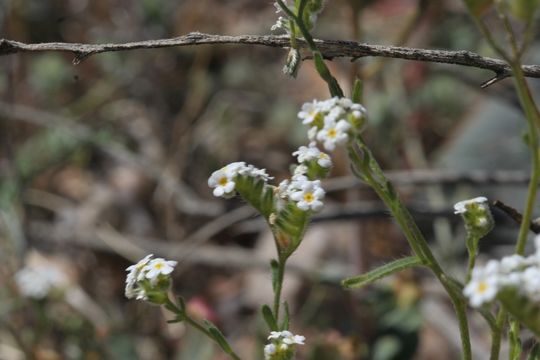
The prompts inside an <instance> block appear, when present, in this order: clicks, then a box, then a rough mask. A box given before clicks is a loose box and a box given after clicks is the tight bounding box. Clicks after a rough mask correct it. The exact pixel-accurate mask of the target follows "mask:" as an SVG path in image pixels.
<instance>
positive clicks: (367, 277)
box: [341, 256, 422, 289]
mask: <svg viewBox="0 0 540 360" xmlns="http://www.w3.org/2000/svg"><path fill="white" fill-rule="evenodd" d="M420 265H422V261H421V260H420V259H419V258H417V257H416V256H410V257H406V258H402V259H399V260H396V261H392V262H391V263H388V264H385V265H383V266H381V267H378V268H376V269H374V270H371V271H370V272H368V273H365V274H362V275H358V276H353V277H350V278H348V279H345V280H343V281H342V282H341V285H342V286H343V287H346V288H349V289H357V288H361V287H363V286H366V285H369V284H371V283H373V282H375V281H377V280H380V279H382V278H384V277H386V276H388V275H392V274H393V273H395V272H398V271H401V270H404V269H407V268H410V267H413V266H420Z"/></svg>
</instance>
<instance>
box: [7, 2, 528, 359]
mask: <svg viewBox="0 0 540 360" xmlns="http://www.w3.org/2000/svg"><path fill="white" fill-rule="evenodd" d="M486 16H493V14H487V15H486ZM276 18H277V15H276V14H275V8H274V7H273V6H272V1H270V0H266V1H259V0H258V1H254V0H230V1H218V0H183V1H173V0H140V1H134V0H114V1H105V0H93V1H90V0H65V1H57V0H51V1H42V0H3V1H2V2H0V29H1V32H0V37H3V38H7V39H12V40H17V41H22V42H28V43H38V42H77V43H103V42H106V43H109V42H120V43H121V42H129V41H139V40H148V39H157V38H166V37H174V36H179V35H183V34H187V33H189V32H191V31H200V32H205V33H211V34H224V35H241V34H261V35H263V34H265V35H266V34H270V27H271V26H272V25H273V23H274V22H275V20H276ZM517 26H519V24H517ZM314 33H315V37H317V38H323V39H343V40H356V41H362V42H368V43H373V44H388V45H406V46H412V47H421V48H442V49H449V50H452V49H455V50H471V51H475V52H478V53H480V54H482V55H485V56H494V54H493V53H492V52H491V51H490V49H489V48H488V47H487V45H486V44H485V43H484V42H483V41H482V39H481V38H480V36H479V34H478V32H477V31H476V29H475V28H474V26H473V24H472V22H471V20H470V19H469V17H468V15H467V13H466V12H465V11H464V9H463V7H462V6H461V3H460V1H457V0H445V1H437V2H432V1H425V0H334V1H329V2H328V3H327V6H326V9H325V10H324V11H323V13H322V15H321V16H320V18H319V20H318V23H317V27H316V29H315V31H314ZM535 53H537V52H536V51H535V43H533V46H532V50H531V52H530V54H529V57H527V58H526V59H527V62H528V63H530V62H533V61H534V59H535ZM285 56H286V51H285V50H283V49H279V48H267V47H262V46H245V45H244V46H242V45H203V46H193V47H182V48H167V49H152V50H136V51H129V52H114V53H105V54H99V55H94V56H92V57H90V58H88V59H85V60H84V61H82V62H80V63H77V61H74V59H73V56H72V55H71V54H67V53H54V52H49V53H22V54H16V55H9V56H2V57H0V69H1V71H0V284H1V286H0V359H3V360H11V359H14V360H16V359H47V360H48V359H142V360H144V359H148V360H150V359H201V360H205V359H208V360H210V359H225V357H224V356H223V355H222V354H221V353H220V351H219V349H217V348H216V347H215V346H213V345H212V344H210V342H209V341H208V340H207V339H206V338H204V337H202V336H201V335H199V334H198V333H196V332H194V331H193V330H192V329H190V328H186V327H184V326H183V325H182V324H173V325H170V324H167V322H166V321H167V319H170V317H171V316H170V314H167V313H166V312H162V311H161V309H160V308H158V307H153V306H150V305H148V304H146V303H143V302H137V301H128V300H127V299H126V298H125V297H124V281H125V274H126V273H125V268H126V267H127V266H129V265H130V264H132V263H133V262H136V261H137V260H138V259H140V258H142V257H143V256H144V255H146V254H148V253H153V254H155V255H156V256H163V257H166V258H168V259H171V260H177V261H178V262H179V265H178V266H177V269H176V270H175V272H174V291H175V293H177V294H179V295H182V296H183V297H184V298H185V299H186V301H187V303H188V307H189V309H190V311H191V313H192V314H193V315H194V316H195V317H199V318H201V319H202V318H207V319H210V320H212V321H214V322H215V323H217V324H218V325H219V326H220V327H221V329H222V330H223V332H224V333H225V334H226V336H227V337H228V338H229V339H230V340H231V342H232V344H233V345H234V347H235V349H237V352H238V353H239V354H241V356H242V357H243V358H244V359H261V358H262V348H263V345H264V343H265V340H266V336H267V329H266V327H265V325H264V324H263V322H262V321H261V318H260V316H259V309H260V306H261V305H262V304H265V303H270V302H271V301H272V291H271V287H270V275H269V266H268V264H269V260H270V259H271V258H272V257H274V256H275V249H274V244H273V240H272V238H271V235H270V234H269V232H268V231H267V229H266V228H265V224H264V222H263V221H262V220H261V219H260V218H258V217H257V216H256V214H255V213H254V212H253V211H252V210H251V209H250V208H249V207H247V206H246V205H245V204H244V203H242V202H241V201H240V200H237V199H235V200H230V201H222V200H221V199H216V198H213V197H212V194H211V191H210V189H209V188H208V187H207V184H206V182H207V179H208V176H209V174H211V172H212V171H214V170H216V169H217V168H219V167H221V166H223V165H225V164H227V163H229V162H233V161H246V162H249V163H252V164H254V165H256V166H258V167H261V168H266V169H267V170H268V172H269V173H270V174H271V175H273V176H275V177H276V184H277V182H278V181H280V180H281V179H283V178H284V177H286V176H288V174H289V164H290V163H292V162H293V158H292V156H291V153H292V152H293V151H294V150H295V149H296V148H297V147H298V146H300V145H303V144H305V143H306V141H307V137H306V128H305V127H303V126H302V124H301V122H300V121H299V120H298V119H297V117H296V114H297V112H298V111H299V109H300V107H301V105H302V103H303V102H307V101H311V100H312V99H315V98H316V99H325V98H327V97H328V96H329V95H328V92H327V88H326V86H325V84H324V83H323V82H322V81H321V80H320V79H319V77H318V75H317V73H316V72H315V71H314V69H313V63H312V62H311V61H309V60H307V61H305V62H304V63H303V65H302V67H301V69H300V71H299V74H298V78H297V79H291V78H287V77H286V76H285V75H283V73H282V67H283V63H284V59H285ZM329 66H330V67H331V69H332V71H333V72H334V73H335V75H336V77H337V78H338V80H339V81H340V83H341V84H342V87H343V88H344V89H345V91H346V93H348V94H349V95H350V88H351V84H352V83H353V81H354V79H355V78H356V77H359V78H361V79H362V80H363V81H364V84H365V88H364V105H365V106H366V108H367V109H368V113H369V124H368V126H367V129H366V132H365V138H366V141H367V142H368V143H369V144H370V145H371V146H372V148H373V151H374V153H375V154H376V156H377V157H378V159H379V160H380V162H381V164H382V165H383V167H384V169H386V170H388V172H389V176H390V178H391V179H392V180H393V181H395V184H396V186H397V188H398V190H399V192H400V194H401V196H402V198H403V199H404V201H405V203H406V205H407V207H408V208H409V209H410V210H411V212H412V213H413V215H414V216H415V217H416V218H417V219H418V221H419V223H420V225H421V228H422V230H423V232H424V233H425V234H426V236H427V237H428V238H429V241H430V242H431V243H432V244H433V247H434V249H435V250H434V251H435V253H436V254H437V257H438V258H439V259H440V260H441V262H442V263H443V264H444V266H445V267H446V268H447V269H449V271H450V273H452V274H453V275H455V276H456V277H458V278H460V279H462V278H463V271H464V270H463V269H464V263H465V257H466V256H465V246H464V229H463V228H462V225H461V223H460V219H459V217H458V216H456V215H454V214H453V209H452V206H453V204H454V203H455V202H456V201H458V200H463V199H466V198H470V197H476V196H481V195H483V196H487V197H489V198H490V200H496V199H498V200H502V201H504V202H506V203H507V204H508V205H510V206H513V207H515V208H517V209H518V210H519V209H521V207H522V206H523V204H524V199H525V189H526V186H525V185H526V182H527V178H528V175H527V170H528V168H529V165H528V161H529V157H528V155H527V148H526V146H525V145H524V143H523V141H522V134H523V133H524V125H525V122H524V121H523V119H522V116H521V113H520V111H519V106H518V103H517V100H516V98H515V95H514V94H513V88H512V82H511V80H509V79H507V80H504V81H502V82H499V83H497V84H495V85H493V86H491V87H489V88H487V89H480V87H479V84H481V83H482V82H484V81H486V80H488V79H490V77H492V74H491V73H489V72H486V71H483V70H479V69H469V68H463V67H457V66H450V65H443V64H427V63H419V62H409V61H403V60H390V59H381V58H363V59H357V60H356V61H354V62H351V61H350V60H349V59H336V60H334V61H332V62H331V63H329ZM531 84H533V86H534V81H531ZM333 156H334V162H335V167H334V169H333V172H332V176H331V179H329V180H328V181H327V182H326V183H325V184H324V187H325V189H327V201H326V207H325V210H324V211H323V212H322V213H320V214H319V215H318V216H317V217H316V218H315V219H314V223H313V225H312V226H311V227H310V230H309V231H308V233H307V234H306V237H305V239H304V242H303V243H302V245H301V247H300V248H299V250H298V251H297V253H296V254H295V255H294V256H293V258H292V259H291V261H290V266H289V272H288V274H287V277H286V282H285V289H284V296H285V298H286V299H287V300H288V302H289V304H290V307H291V319H292V330H293V331H294V332H295V333H300V334H302V335H305V336H306V337H307V341H306V343H307V345H306V346H303V347H302V348H301V349H299V354H298V359H321V360H324V359H329V360H330V359H332V360H336V359H377V360H387V359H388V360H389V359H413V358H414V359H456V358H459V357H460V354H459V347H460V343H459V334H458V330H457V324H456V321H455V319H454V316H453V312H452V309H451V306H450V305H449V303H448V299H447V297H446V296H445V294H444V292H443V290H442V288H440V287H439V285H438V284H437V283H436V282H435V280H434V279H433V278H432V277H431V276H430V275H429V274H428V273H425V272H423V271H421V270H419V271H410V272H403V273H401V274H399V275H398V276H396V277H394V278H390V279H386V280H384V281H382V282H381V283H380V284H378V285H377V286H373V287H370V288H368V289H364V290H361V291H344V290H342V288H341V286H340V280H341V279H343V278H345V277H347V276H352V275H356V274H359V273H361V272H365V271H367V270H369V269H371V268H373V267H375V266H377V265H380V264H382V263H384V262H386V261H389V260H393V259H397V258H398V257H400V256H404V255H407V254H409V248H408V246H407V243H406V241H405V239H404V238H403V236H402V234H401V232H400V231H399V229H398V228H397V227H396V226H395V224H394V223H393V221H392V219H391V218H390V216H389V214H388V212H387V211H386V210H385V209H384V207H383V206H382V204H381V203H380V202H379V201H378V200H377V198H376V196H375V194H374V193H373V192H372V191H370V190H369V189H368V188H366V187H365V186H363V185H362V184H361V183H359V182H358V181H357V180H355V179H354V178H352V177H351V176H350V172H349V165H348V163H347V159H346V154H345V153H344V152H343V151H339V150H338V151H336V152H335V153H334V154H333ZM494 215H495V219H496V222H497V229H496V231H495V232H493V233H492V234H490V235H489V236H488V237H487V238H485V239H483V240H482V242H481V249H482V258H481V259H480V260H479V261H483V260H485V259H487V258H488V257H499V256H501V255H502V254H508V253H511V252H512V249H513V243H514V241H515V238H516V235H517V225H515V224H514V223H513V222H512V221H511V220H510V219H508V217H507V216H505V215H504V214H503V213H501V212H497V211H496V209H494ZM43 279H45V280H43ZM470 322H471V324H470V325H471V329H472V333H473V347H474V352H475V353H474V355H475V356H474V358H475V359H484V358H487V354H488V349H489V345H490V344H489V336H488V335H489V332H488V331H487V325H486V324H485V322H483V320H482V319H481V318H479V317H478V316H477V315H475V314H472V315H471V320H470Z"/></svg>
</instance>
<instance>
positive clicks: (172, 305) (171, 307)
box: [164, 297, 241, 360]
mask: <svg viewBox="0 0 540 360" xmlns="http://www.w3.org/2000/svg"><path fill="white" fill-rule="evenodd" d="M164 306H165V307H166V308H167V310H169V311H171V312H172V313H174V314H176V315H178V317H179V318H181V319H182V321H185V322H186V323H188V324H189V325H191V326H193V327H194V328H195V329H197V330H199V331H200V332H201V333H203V334H204V335H206V336H207V337H208V338H210V339H211V340H212V341H214V342H216V339H215V338H214V336H213V335H212V334H211V333H210V331H208V329H206V328H205V327H204V326H202V325H201V324H199V323H198V322H197V321H195V320H193V318H191V317H190V316H189V315H188V314H187V313H186V311H185V310H183V309H180V308H179V307H178V306H177V305H176V304H175V303H174V302H173V301H171V300H170V299H169V298H168V297H167V300H166V301H165V304H164ZM229 348H230V345H229ZM227 355H229V356H230V357H231V358H232V359H234V360H241V358H240V357H239V356H238V355H236V353H235V352H234V351H233V350H231V352H227Z"/></svg>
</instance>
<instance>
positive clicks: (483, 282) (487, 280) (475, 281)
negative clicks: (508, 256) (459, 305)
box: [463, 268, 499, 307]
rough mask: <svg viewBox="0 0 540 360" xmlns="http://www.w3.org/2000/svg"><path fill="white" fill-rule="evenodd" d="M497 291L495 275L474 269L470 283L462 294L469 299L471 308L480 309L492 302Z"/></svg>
mask: <svg viewBox="0 0 540 360" xmlns="http://www.w3.org/2000/svg"><path fill="white" fill-rule="evenodd" d="M498 291H499V284H498V281H497V275H494V274H492V273H490V272H489V271H485V269H483V268H475V269H474V270H473V273H472V279H471V281H470V282H469V283H468V284H467V286H465V289H463V294H464V295H465V296H467V297H468V298H469V302H470V304H471V306H472V307H480V306H482V305H484V304H485V303H488V302H490V301H492V300H493V299H494V298H495V296H497V292H498Z"/></svg>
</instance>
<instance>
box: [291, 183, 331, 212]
mask: <svg viewBox="0 0 540 360" xmlns="http://www.w3.org/2000/svg"><path fill="white" fill-rule="evenodd" d="M320 183H321V182H320V181H319V180H315V181H309V180H306V181H303V182H301V183H298V184H297V186H298V187H299V189H300V190H299V191H295V192H293V193H292V194H291V195H290V198H291V200H293V201H295V202H296V206H297V207H298V208H299V209H300V210H304V211H308V210H312V211H319V210H321V209H322V207H323V205H324V204H323V202H322V201H321V200H322V199H324V194H325V193H324V190H323V189H322V188H321V186H320Z"/></svg>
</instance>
